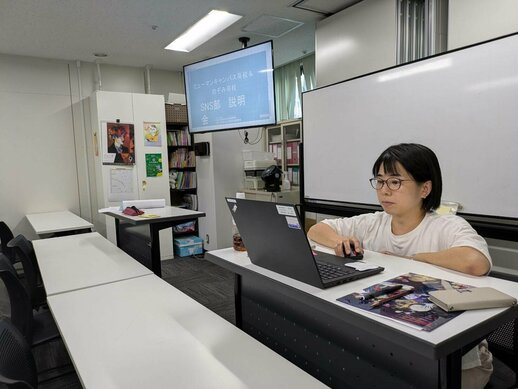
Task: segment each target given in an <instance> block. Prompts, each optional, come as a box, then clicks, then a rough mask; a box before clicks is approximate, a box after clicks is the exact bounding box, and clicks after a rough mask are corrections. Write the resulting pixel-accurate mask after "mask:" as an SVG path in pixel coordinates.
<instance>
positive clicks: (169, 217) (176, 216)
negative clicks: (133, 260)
mask: <svg viewBox="0 0 518 389" xmlns="http://www.w3.org/2000/svg"><path fill="white" fill-rule="evenodd" d="M143 211H144V212H145V214H147V215H157V217H152V218H147V217H143V216H128V215H125V214H124V213H122V211H115V210H110V209H108V210H104V211H102V213H104V214H105V215H108V216H112V217H114V218H115V231H116V236H117V246H119V244H120V241H119V233H120V228H119V224H120V220H122V221H125V222H127V223H131V224H135V225H141V224H149V233H150V236H151V268H152V269H151V270H153V272H154V273H155V274H156V275H157V276H159V277H160V276H162V266H161V264H160V238H159V231H160V230H162V229H164V228H169V227H172V226H174V225H175V224H178V223H179V222H181V221H187V220H194V219H198V218H200V217H203V216H205V213H204V212H199V211H193V210H190V209H184V208H178V207H171V206H165V207H163V208H148V209H143Z"/></svg>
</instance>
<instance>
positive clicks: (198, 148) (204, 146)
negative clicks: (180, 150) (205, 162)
mask: <svg viewBox="0 0 518 389" xmlns="http://www.w3.org/2000/svg"><path fill="white" fill-rule="evenodd" d="M194 154H196V155H197V156H200V157H205V156H207V155H210V143H209V142H197V143H195V144H194Z"/></svg>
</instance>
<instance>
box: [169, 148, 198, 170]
mask: <svg viewBox="0 0 518 389" xmlns="http://www.w3.org/2000/svg"><path fill="white" fill-rule="evenodd" d="M195 166H196V155H195V154H194V150H187V149H178V150H175V151H173V152H172V153H171V158H170V159H169V168H170V169H174V168H186V167H195Z"/></svg>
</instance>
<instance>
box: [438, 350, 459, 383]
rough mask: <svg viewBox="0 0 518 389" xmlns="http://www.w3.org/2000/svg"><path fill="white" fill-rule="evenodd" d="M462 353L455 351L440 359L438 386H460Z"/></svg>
mask: <svg viewBox="0 0 518 389" xmlns="http://www.w3.org/2000/svg"><path fill="white" fill-rule="evenodd" d="M461 367H462V353H461V350H458V351H455V352H453V353H452V354H450V355H448V356H447V357H446V358H445V359H441V361H440V388H460V387H461V379H462V370H461Z"/></svg>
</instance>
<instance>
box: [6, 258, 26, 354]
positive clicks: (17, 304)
mask: <svg viewBox="0 0 518 389" xmlns="http://www.w3.org/2000/svg"><path fill="white" fill-rule="evenodd" d="M0 279H1V280H2V281H3V283H4V285H5V289H6V290H7V294H8V295H9V303H10V306H11V322H12V324H14V325H15V326H16V328H17V329H18V331H20V332H21V333H22V334H23V335H24V336H25V339H26V340H27V342H28V343H29V344H31V343H32V330H33V313H32V303H31V299H30V297H29V294H28V293H27V289H26V288H25V286H24V285H23V284H22V283H21V281H20V279H19V278H18V276H17V274H16V270H15V269H14V268H13V265H12V264H11V262H10V261H9V259H7V257H6V256H5V255H3V254H1V253H0Z"/></svg>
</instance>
